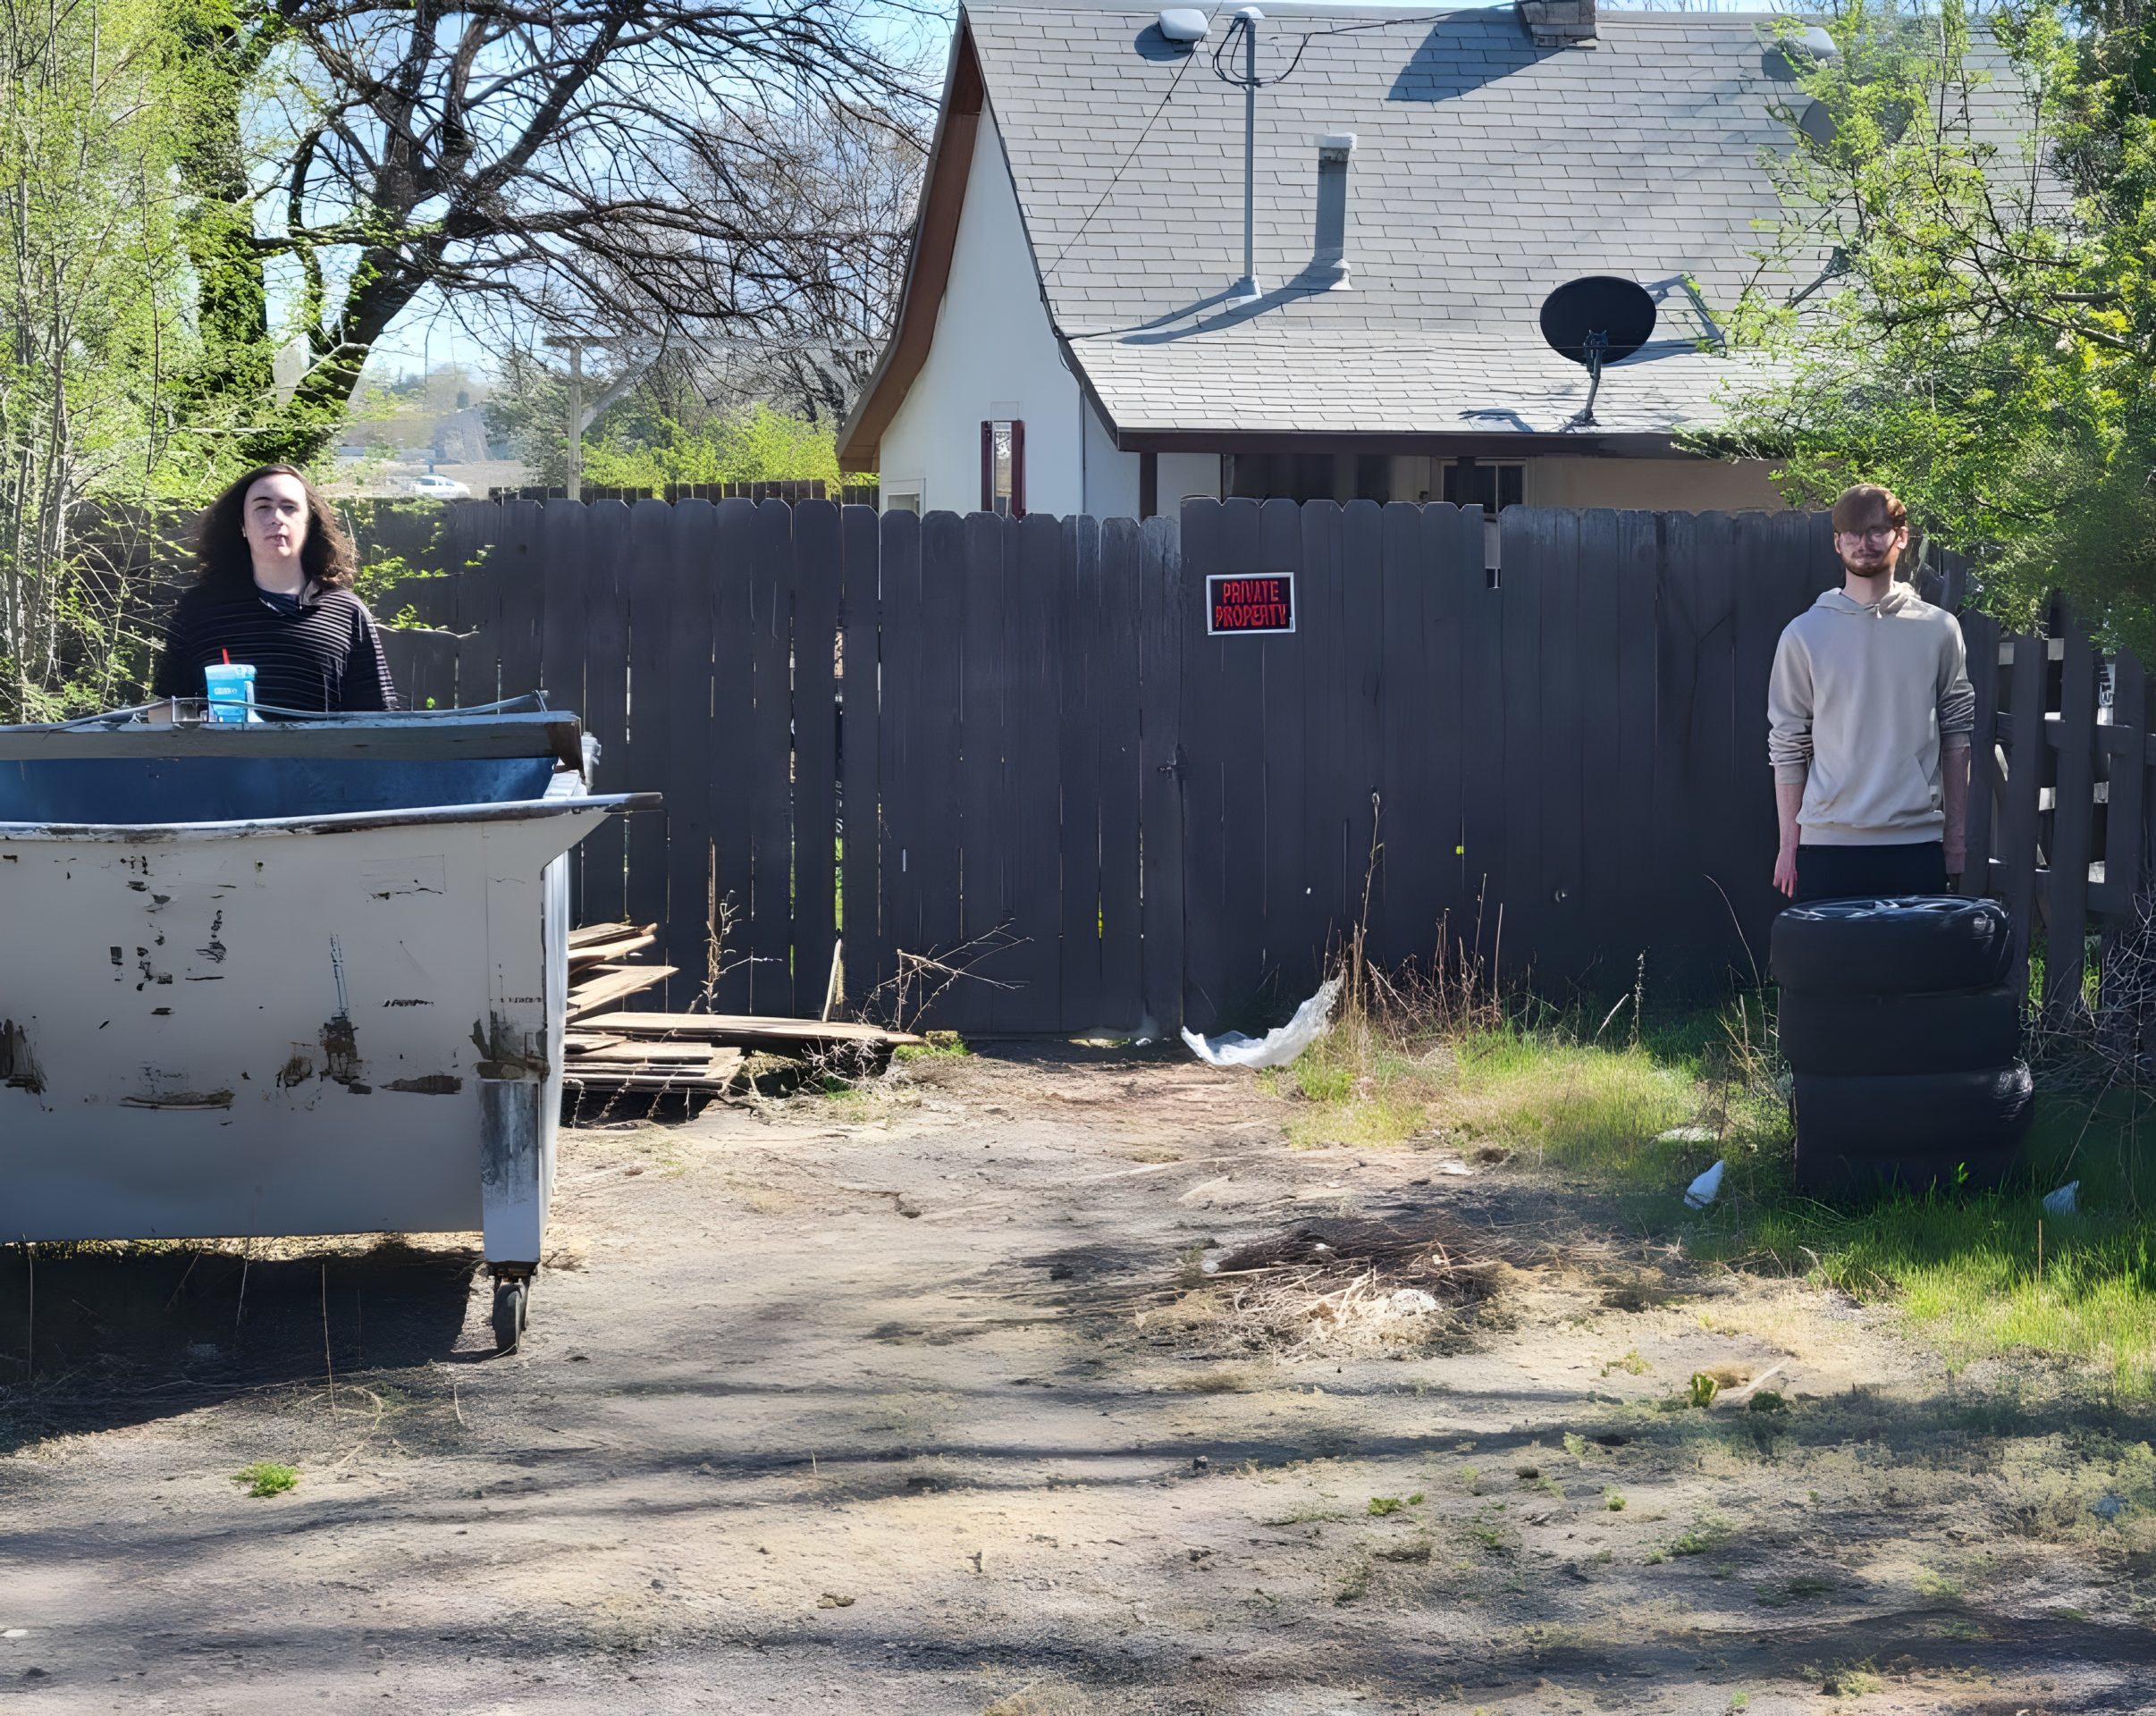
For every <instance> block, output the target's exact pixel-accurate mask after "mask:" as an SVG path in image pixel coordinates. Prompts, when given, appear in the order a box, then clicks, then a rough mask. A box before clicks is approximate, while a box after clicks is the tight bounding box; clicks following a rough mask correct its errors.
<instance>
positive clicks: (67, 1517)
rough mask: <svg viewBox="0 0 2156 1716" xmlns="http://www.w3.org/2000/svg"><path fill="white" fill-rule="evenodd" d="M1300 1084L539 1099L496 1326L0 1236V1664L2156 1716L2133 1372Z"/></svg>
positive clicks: (1388, 1707) (1284, 1702) (1059, 1713)
mask: <svg viewBox="0 0 2156 1716" xmlns="http://www.w3.org/2000/svg"><path fill="white" fill-rule="evenodd" d="M1286 1115H1287V1109H1286V1106H1285V1104H1284V1102H1282V1101H1280V1100H1277V1099H1275V1098H1268V1097H1266V1096H1264V1095H1261V1094H1260V1093H1259V1091H1258V1090H1257V1089H1255V1087H1254V1086H1253V1084H1252V1082H1251V1080H1250V1079H1249V1078H1248V1076H1247V1075H1240V1074H1225V1073H1215V1072H1212V1071H1209V1070H1208V1069H1205V1068H1202V1067H1199V1066H1194V1065H1191V1064H1184V1063H1181V1062H1179V1061H1177V1060H1175V1059H1172V1058H1168V1057H1166V1056H1144V1055H1136V1056H1133V1055H1127V1054H1120V1055H1119V1054H1114V1053H1107V1052H1103V1053H1101V1054H1099V1055H1097V1056H1086V1055H1083V1054H1082V1053H1080V1052H1078V1051H1071V1052H1069V1053H1067V1054H1063V1055H1057V1056H1046V1057H1042V1056H1031V1057H1027V1058H1022V1059H996V1058H990V1057H987V1056H975V1057H971V1058H967V1059H963V1060H961V1059H952V1060H939V1061H935V1062H931V1063H924V1064H921V1065H920V1066H918V1067H917V1068H915V1069H914V1070H911V1071H909V1072H907V1073H905V1074H903V1075H902V1080H901V1081H900V1082H898V1083H897V1084H896V1085H895V1086H893V1087H889V1088H884V1089H877V1090H874V1091H872V1092H870V1093H868V1094H864V1095H858V1096H851V1097H845V1098H825V1097H818V1096H807V1097H800V1098H794V1099H791V1100H788V1101H785V1102H774V1103H766V1104H762V1105H759V1106H729V1107H717V1108H712V1109H710V1110H708V1111H707V1112H705V1113H704V1114H703V1115H702V1116H700V1117H699V1118H696V1119H695V1120H693V1121H676V1122H674V1123H649V1122H638V1123H610V1124H607V1125H604V1126H600V1127H592V1128H580V1129H578V1130H576V1131H568V1132H565V1134H564V1152H563V1164H562V1172H561V1179H560V1190H559V1192H558V1196H557V1201H556V1204H555V1218H554V1228H553V1234H554V1238H553V1245H554V1251H553V1254H552V1257H551V1258H550V1259H549V1267H548V1268H547V1269H546V1271H545V1272H544V1273H543V1276H542V1278H541V1280H540V1283H539V1285H538V1288H537V1291H536V1292H535V1297H534V1300H533V1313H532V1324H531V1332H530V1334H529V1337H528V1338H527V1340H526V1344H525V1347H524V1350H523V1351H522V1352H521V1353H519V1354H518V1355H516V1356H514V1357H510V1358H505V1359H497V1358H495V1357H493V1356H492V1353H491V1345H492V1342H491V1339H490V1337H489V1336H488V1334H487V1333H486V1317H487V1303H486V1298H485V1292H484V1281H483V1280H476V1279H475V1276H474V1270H473V1251H472V1249H471V1248H470V1245H469V1242H468V1241H457V1240H454V1239H451V1240H444V1241H437V1240H425V1241H414V1242H412V1243H411V1244H409V1245H392V1246H380V1247H375V1248H374V1249H360V1248H358V1247H350V1248H343V1249H333V1250H330V1251H326V1252H324V1251H314V1252H308V1253H307V1254H306V1255H299V1254H298V1249H297V1248H285V1249H284V1250H283V1251H282V1253H280V1254H279V1255H277V1256H276V1257H274V1258H272V1257H265V1256H263V1255H260V1254H257V1255H256V1256H255V1257H253V1258H243V1257H241V1256H240V1255H239V1254H237V1253H233V1254H231V1255H227V1254H223V1253H197V1252H195V1251H192V1250H188V1249H181V1250H174V1251H168V1252H164V1253H158V1254H150V1255H142V1254H136V1255H131V1256H127V1257H119V1258H115V1257H112V1256H109V1255H106V1256H77V1257H73V1258H66V1257H60V1256H55V1255H54V1254H52V1253H51V1252H49V1251H48V1252H46V1253H45V1254H43V1255H41V1256H40V1257H39V1258H37V1259H36V1260H35V1271H34V1291H35V1295H36V1297H35V1305H34V1307H33V1306H32V1304H31V1302H30V1291H31V1288H32V1285H33V1283H32V1269H31V1267H30V1266H29V1264H28V1263H26V1259H25V1258H24V1256H23V1254H22V1253H21V1251H20V1250H19V1249H17V1250H11V1251H9V1252H7V1253H5V1254H0V1272H4V1274H5V1282H4V1285H0V1354H6V1355H9V1356H6V1357H0V1380H6V1379H10V1378H12V1380H8V1381H7V1385H6V1386H5V1387H4V1388H0V1703H11V1702H19V1703H21V1704H22V1705H23V1706H24V1707H25V1708H27V1709H37V1710H48V1709H49V1710H54V1711H75V1710H81V1711H92V1710H97V1711H102V1710H121V1709H124V1710H129V1711H144V1710H151V1711H155V1710H170V1711H185V1712H268V1711H279V1712H283V1711H292V1710H310V1709H315V1708H317V1707H320V1708H328V1709H333V1710H339V1711H359V1710H366V1709H372V1708H375V1707H377V1706H378V1705H380V1704H383V1703H386V1704H388V1705H389V1706H390V1707H391V1708H392V1709H399V1710H419V1711H428V1712H434V1711H442V1712H491V1713H493V1716H509V1712H568V1711H579V1712H581V1711H594V1710H601V1709H605V1710H609V1711H615V1712H646V1711H650V1712H673V1711H729V1712H730V1711H765V1710H775V1711H817V1712H822V1711H865V1710H872V1711H875V1712H878V1713H879V1716H912V1713H913V1712H996V1713H997V1716H1050V1713H1053V1716H1077V1713H1079V1712H1193V1713H1195V1712H1207V1713H1210V1712H1251V1713H1252V1716H1319V1713H1320V1712H1323V1713H1324V1716H1335V1713H1336V1712H1357V1713H1360V1712H1388V1711H1415V1712H1461V1716H1466V1712H1475V1711H1486V1712H1493V1716H1494V1713H1495V1712H1569V1711H1587V1710H1629V1711H1641V1712H1722V1711H1727V1710H1733V1709H1741V1710H1748V1711H1750V1712H1761V1713H1762V1716H1765V1713H1767V1712H1814V1711H1821V1710H1827V1709H1833V1710H1845V1709H1854V1710H1863V1711H1877V1712H1888V1711H1907V1712H1941V1711H1956V1712H2000V1716H2012V1712H2068V1711H2073V1712H2096V1711H2105V1712H2110V1711H2132V1710H2143V1709H2156V1636H2152V1633H2151V1629H2150V1620H2151V1617H2152V1607H2151V1600H2152V1596H2156V1588H2152V1586H2151V1584H2150V1580H2151V1577H2152V1574H2156V1455H2152V1452H2151V1450H2150V1446H2149V1438H2150V1434H2151V1426H2150V1424H2149V1422H2148V1419H2147V1417H2145V1416H2144V1415H2143V1414H2142V1413H2141V1412H2140V1411H2139V1410H2138V1409H2135V1410H2127V1409H2112V1410H2106V1409H2101V1408H2099V1407H2096V1406H2093V1405H2089V1404H2086V1403H2085V1402H2086V1400H2087V1397H2088V1391H2087V1390H2085V1389H2084V1390H2081V1391H2080V1392H2078V1393H2076V1392H2074V1391H2070V1390H2068V1389H2066V1388H2064V1387H2062V1386H2061V1385H2059V1384H2058V1383H2057V1381H2056V1380H2055V1379H2051V1378H2049V1377H2047V1376H2046V1375H2045V1374H2044V1373H2043V1372H2042V1370H2041V1369H2039V1368H2037V1367H2034V1366H2032V1367H2030V1368H2028V1369H2027V1370H2025V1371H2024V1372H2019V1373H2007V1372H1998V1371H1994V1372H1987V1373H1983V1374H1979V1373H1977V1372H1974V1371H1965V1372H1963V1373H1962V1374H1960V1375H1950V1372H1949V1370H1948V1369H1947V1367H1945V1366H1943V1365H1942V1364H1941V1361H1940V1360H1939V1359H1938V1358H1937V1357H1936V1356H1935V1355H1933V1354H1930V1353H1928V1352H1927V1351H1925V1350H1924V1349H1923V1348H1922V1347H1921V1346H1920V1345H1918V1344H1916V1343H1914V1342H1911V1341H1909V1340H1908V1339H1906V1338H1904V1337H1903V1336H1902V1335H1901V1334H1899V1333H1897V1325H1896V1320H1895V1318H1894V1316H1893V1315H1892V1314H1891V1312H1888V1311H1884V1310H1879V1309H1866V1308H1861V1307H1858V1306H1857V1305H1855V1304H1854V1303H1852V1302H1850V1301H1849V1300H1844V1299H1841V1298H1840V1297H1839V1296H1836V1295H1832V1294H1830V1293H1827V1292H1825V1291H1823V1290H1821V1289H1820V1288H1818V1287H1816V1286H1814V1285H1807V1284H1805V1283H1801V1282H1796V1281H1786V1280H1777V1281H1770V1280H1765V1279H1762V1278H1757V1277H1752V1276H1747V1275H1739V1274H1731V1273H1728V1272H1726V1271H1719V1270H1705V1269H1700V1268H1696V1267H1694V1266H1691V1265H1689V1263H1688V1262H1687V1260H1686V1259H1685V1258H1684V1257H1683V1255H1682V1254H1681V1251H1680V1249H1677V1248H1675V1247H1672V1245H1670V1244H1669V1243H1668V1242H1667V1241H1666V1240H1654V1241H1650V1240H1643V1239H1639V1238H1637V1237H1630V1236H1629V1235H1628V1224H1627V1223H1626V1222H1625V1221H1624V1220H1623V1218H1622V1217H1621V1216H1620V1215H1619V1214H1617V1213H1615V1212H1613V1210H1611V1209H1608V1208H1604V1207H1598V1206H1597V1205H1596V1203H1595V1201H1594V1199H1592V1197H1591V1196H1590V1195H1589V1194H1588V1192H1587V1191H1586V1190H1584V1189H1582V1188H1579V1187H1576V1186H1568V1185H1567V1184H1565V1183H1563V1182H1561V1181H1559V1180H1557V1179H1555V1178H1554V1177H1552V1176H1550V1175H1549V1174H1547V1173H1544V1172H1543V1171H1542V1170H1541V1169H1540V1168H1538V1167H1537V1165H1534V1164H1532V1163H1528V1162H1523V1161H1521V1160H1519V1159H1516V1158H1515V1159H1512V1160H1503V1161H1498V1160H1488V1159H1483V1157H1485V1156H1495V1154H1496V1152H1494V1151H1490V1152H1472V1151H1470V1154H1469V1155H1468V1156H1467V1157H1464V1158H1463V1157H1459V1156H1456V1155H1453V1154H1452V1153H1451V1152H1450V1151H1449V1150H1447V1149H1446V1148H1443V1147H1442V1146H1441V1145H1440V1144H1439V1143H1438V1142H1437V1141H1436V1140H1431V1141H1430V1145H1429V1148H1424V1149H1412V1148H1407V1149H1394V1150H1384V1151H1370V1150H1360V1151H1358V1150H1351V1149H1346V1148H1329V1149H1326V1148H1320V1149H1308V1150H1294V1149H1290V1148H1287V1147H1286V1145H1285V1144H1284V1141H1283V1134H1284V1123H1285V1119H1286ZM1298 1235H1300V1237H1299V1238H1298V1237H1296V1236H1298ZM1403 1235H1404V1236H1406V1241H1404V1242H1403V1241H1402V1238H1401V1236H1403ZM1431 1236H1436V1237H1437V1238H1439V1239H1440V1240H1441V1241H1442V1242H1443V1246H1444V1250H1443V1252H1442V1255H1436V1254H1433V1253H1431V1252H1430V1251H1429V1250H1428V1244H1427V1241H1428V1240H1429V1239H1430V1237H1431ZM1253 1247H1255V1248H1258V1249H1256V1250H1254V1251H1253V1250H1252V1248H1253ZM1319 1247H1329V1248H1330V1249H1329V1250H1320V1249H1318V1248H1319ZM1267 1248H1269V1249H1267ZM1239 1253H1240V1254H1241V1255H1240V1256H1239V1255H1238V1254H1239ZM1366 1255H1376V1256H1378V1258H1379V1262H1378V1264H1377V1267H1376V1268H1375V1269H1374V1270H1372V1269H1369V1268H1366V1266H1365V1264H1364V1262H1363V1260H1362V1259H1363V1258H1364V1257H1365V1256H1366ZM1290 1258H1301V1259H1302V1260H1303V1262H1304V1264H1305V1265H1306V1267H1305V1268H1304V1269H1303V1270H1301V1272H1300V1273H1299V1272H1297V1271H1295V1270H1291V1269H1282V1268H1277V1267H1276V1268H1271V1269H1267V1268H1265V1267H1263V1266H1264V1265H1265V1264H1267V1262H1272V1263H1278V1262H1280V1261H1282V1260H1284V1259H1290ZM1209 1265H1210V1266H1212V1267H1213V1273H1210V1274H1209V1273H1208V1266H1209ZM243 1274H244V1288H243ZM1328 1294H1329V1295H1331V1297H1329V1298H1327V1297H1326V1295H1328ZM25 1332H33V1333H34V1337H35V1341H36V1349H35V1350H36V1370H35V1374H34V1375H29V1376H28V1377H27V1378H26V1377H25V1375H23V1366H22V1350H23V1349H22V1342H23V1339H24V1333H25ZM1709 1372H1712V1373H1716V1374H1718V1375H1719V1378H1720V1381H1721V1384H1722V1386H1721V1390H1720V1393H1719V1398H1717V1399H1716V1400H1715V1401H1714V1403H1713V1404H1711V1405H1709V1406H1705V1407H1697V1406H1694V1405H1691V1404H1689V1386H1690V1379H1691V1378H1692V1377H1693V1375H1695V1374H1697V1373H1709ZM2077 1400H2079V1401H2082V1402H2084V1403H2082V1404H2076V1401H2077ZM1777 1405H1778V1406H1779V1409H1776V1407H1777ZM259 1460H270V1461H279V1462H289V1463H291V1464H292V1465H294V1466H296V1467H297V1468H299V1485H298V1487H297V1488H296V1489H294V1490H292V1491H291V1492H290V1493H285V1494H281V1495H276V1496H272V1497H269V1498H266V1499H255V1498H252V1497H249V1496H248V1495H247V1494H245V1493H243V1492H242V1491H241V1489H240V1486H239V1485H236V1484H234V1483H233V1481H232V1474H233V1473H234V1472H235V1471H237V1470H239V1469H240V1468H241V1467H243V1466H246V1465H248V1464H250V1463H252V1462H255V1461H259Z"/></svg>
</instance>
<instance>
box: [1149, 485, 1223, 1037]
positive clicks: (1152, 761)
mask: <svg viewBox="0 0 2156 1716" xmlns="http://www.w3.org/2000/svg"><path fill="white" fill-rule="evenodd" d="M1209 504H1211V503H1209V502H1202V501H1201V502H1195V503H1186V505H1185V506H1184V508H1183V516H1182V519H1181V520H1178V519H1175V518H1148V519H1147V520H1146V521H1145V522H1144V523H1143V524H1141V525H1140V526H1139V527H1138V541H1137V559H1136V562H1135V570H1136V573H1137V577H1136V579H1135V580H1134V582H1135V584H1136V585H1137V599H1138V675H1139V678H1138V718H1139V739H1140V747H1139V753H1138V791H1139V807H1138V813H1139V825H1140V827H1141V828H1142V829H1144V830H1145V833H1144V842H1143V845H1142V848H1141V852H1140V854H1139V858H1140V866H1141V869H1140V875H1141V894H1140V901H1139V905H1140V912H1141V922H1142V929H1141V943H1142V946H1141V950H1140V952H1141V967H1142V969H1141V981H1142V984H1143V991H1144V997H1145V1000H1144V1017H1143V1019H1142V1020H1141V1034H1149V1033H1150V1034H1151V1035H1156V1036H1158V1035H1160V1034H1162V1033H1165V1032H1167V1031H1171V1030H1175V1029H1176V1028H1177V1027H1178V1026H1180V1025H1181V1024H1182V1023H1183V969H1184V959H1185V946H1184V940H1183V936H1184V913H1183V891H1184V888H1183V878H1184V871H1183V856H1184V854H1183V778H1184V774H1185V770H1184V766H1183V626H1184V621H1185V615H1186V607H1187V604H1186V603H1185V601H1184V600H1183V596H1184V591H1183V567H1184V565H1185V564H1186V562H1185V561H1184V559H1183V556H1182V554H1181V552H1180V551H1179V546H1178V532H1179V530H1180V529H1182V528H1185V527H1187V523H1188V521H1189V519H1190V518H1191V517H1192V510H1193V508H1194V507H1202V506H1205V505H1209Z"/></svg>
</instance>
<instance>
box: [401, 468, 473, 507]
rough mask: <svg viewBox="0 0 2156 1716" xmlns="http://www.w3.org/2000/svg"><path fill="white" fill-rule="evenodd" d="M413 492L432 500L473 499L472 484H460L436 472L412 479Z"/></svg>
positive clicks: (451, 477) (429, 472)
mask: <svg viewBox="0 0 2156 1716" xmlns="http://www.w3.org/2000/svg"><path fill="white" fill-rule="evenodd" d="M412 492H413V493H414V494H421V495H425V496H426V497H427V499H429V500H430V501H469V500H470V499H471V498H472V490H471V484H468V483H459V482H458V481H457V479H456V478H455V477H453V476H442V475H440V474H439V473H437V472H434V471H428V472H426V473H425V475H420V476H415V477H414V478H413V479H412Z"/></svg>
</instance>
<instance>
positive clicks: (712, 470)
mask: <svg viewBox="0 0 2156 1716" xmlns="http://www.w3.org/2000/svg"><path fill="white" fill-rule="evenodd" d="M586 383H587V398H589V399H590V400H594V401H608V399H609V395H611V396H612V398H611V402H606V403H602V407H601V408H600V409H599V410H598V411H597V413H596V414H595V416H594V417H593V420H592V422H591V425H590V427H589V428H588V429H587V430H586V432H585V449H584V476H585V481H586V482H587V483H593V484H599V485H601V486H602V487H609V488H627V489H653V490H656V489H662V488H664V487H665V486H666V485H667V484H670V483H770V482H778V481H781V480H787V479H796V480H807V479H813V478H817V477H821V478H822V479H823V481H824V482H825V483H826V484H830V485H831V486H832V487H833V488H836V487H837V486H838V484H839V483H840V482H841V481H842V480H843V479H842V478H841V477H840V475H839V473H838V444H837V441H836V439H835V436H836V424H835V422H834V421H833V420H831V419H829V418H826V419H825V420H823V421H821V422H815V421H812V420H811V419H809V418H808V417H805V416H796V415H795V414H794V413H792V412H791V411H787V410H784V409H781V408H779V407H777V406H773V405H771V404H769V403H767V402H765V401H763V400H740V399H738V398H731V399H722V400H718V401H713V400H711V399H708V398H707V397H706V394H705V389H704V387H703V384H701V383H700V380H699V376H698V374H697V372H696V370H695V367H694V366H693V365H692V363H691V362H690V361H688V360H686V359H681V358H676V357H668V358H665V359H662V360H661V361H659V362H657V363H653V364H651V365H649V366H644V367H643V368H640V369H637V370H636V371H634V372H630V373H626V374H620V375H618V376H615V377H613V378H611V380H610V379H608V378H606V377H603V376H587V378H586ZM485 410H486V417H487V425H488V428H489V430H490V431H491V432H492V433H494V434H497V435H501V436H505V437H507V438H508V440H509V442H510V445H511V446H512V447H514V448H515V449H516V450H517V453H518V457H519V458H522V459H523V460H524V461H525V463H526V465H528V466H529V467H531V468H532V469H533V470H534V471H535V473H536V474H537V475H538V476H539V478H540V480H541V481H543V482H545V483H549V484H559V483H560V482H562V481H564V480H565V479H566V478H567V476H568V386H567V384H566V383H565V382H564V381H563V380H562V378H561V376H560V374H559V373H557V372H556V371H554V370H552V369H551V368H549V367H548V366H545V365H543V364H541V363H540V362H538V361H537V359H536V358H535V357H530V356H528V355H524V354H512V355H511V356H510V358H509V359H508V360H507V361H506V362H505V363H504V364H503V366H502V374H501V386H500V387H499V388H498V389H497V390H496V391H494V392H493V394H491V395H490V396H489V398H488V400H487V402H486V407H485Z"/></svg>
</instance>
